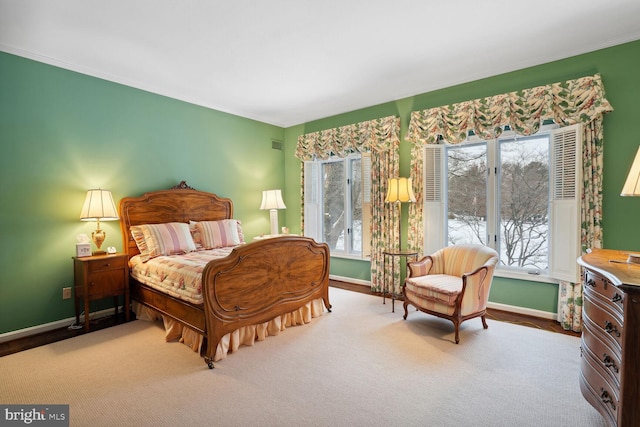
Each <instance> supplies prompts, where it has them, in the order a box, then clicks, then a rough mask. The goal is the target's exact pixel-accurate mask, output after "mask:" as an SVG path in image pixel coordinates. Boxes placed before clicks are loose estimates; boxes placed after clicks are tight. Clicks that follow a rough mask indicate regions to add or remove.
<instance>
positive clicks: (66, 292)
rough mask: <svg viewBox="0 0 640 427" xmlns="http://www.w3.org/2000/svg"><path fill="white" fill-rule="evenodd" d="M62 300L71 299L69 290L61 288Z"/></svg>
mask: <svg viewBox="0 0 640 427" xmlns="http://www.w3.org/2000/svg"><path fill="white" fill-rule="evenodd" d="M62 299H71V288H62Z"/></svg>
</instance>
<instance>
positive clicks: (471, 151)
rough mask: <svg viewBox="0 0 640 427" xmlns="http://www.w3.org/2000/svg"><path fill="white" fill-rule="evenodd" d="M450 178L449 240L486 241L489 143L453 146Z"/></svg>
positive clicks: (448, 171)
mask: <svg viewBox="0 0 640 427" xmlns="http://www.w3.org/2000/svg"><path fill="white" fill-rule="evenodd" d="M447 179H448V182H447V185H448V200H447V206H448V212H447V242H448V243H447V244H448V245H457V244H461V243H480V244H486V240H487V146H486V144H478V145H464V146H456V147H449V148H448V149H447Z"/></svg>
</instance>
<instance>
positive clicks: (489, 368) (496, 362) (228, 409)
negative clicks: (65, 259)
mask: <svg viewBox="0 0 640 427" xmlns="http://www.w3.org/2000/svg"><path fill="white" fill-rule="evenodd" d="M330 298H331V302H332V304H333V307H334V308H333V312H332V313H326V314H325V315H324V316H321V317H319V318H316V319H314V320H313V321H312V322H311V323H310V324H308V325H305V326H297V327H293V328H289V329H287V330H286V331H284V332H282V333H281V334H280V335H279V336H277V337H271V338H268V339H267V340H265V341H262V342H259V343H257V344H256V345H255V346H253V347H243V348H241V350H240V351H238V352H237V353H236V354H233V355H230V356H229V357H227V358H226V359H224V360H222V361H220V362H218V363H216V367H215V369H213V370H209V369H207V367H206V365H205V363H204V362H203V361H202V359H201V358H200V357H199V356H198V354H196V353H194V352H192V351H191V350H189V349H188V348H187V347H186V346H184V345H181V344H177V343H165V342H164V340H163V331H162V329H161V328H160V326H159V325H158V324H154V323H149V322H143V321H135V322H131V323H128V324H124V325H120V326H115V327H113V328H108V329H105V330H101V331H96V332H92V333H90V334H87V335H82V336H79V337H76V338H72V339H68V340H65V341H61V342H58V343H54V344H50V345H47V346H44V347H39V348H35V349H32V350H27V351H24V352H21V353H17V354H13V355H9V356H5V357H2V358H0V403H3V404H9V403H21V404H26V403H32V404H69V405H70V420H71V425H72V426H177V425H182V426H204V425H214V426H302V425H304V426H350V427H356V426H379V425H380V426H382V425H384V426H508V427H513V426H559V427H560V426H562V427H570V426H576V427H578V426H580V427H585V426H604V422H603V421H602V418H601V417H600V415H599V414H598V413H597V412H596V411H595V410H594V409H593V408H591V406H589V405H588V404H587V402H586V401H585V400H584V399H583V398H582V395H581V394H580V390H579V385H578V369H579V368H578V365H579V360H580V340H579V339H578V338H575V337H571V336H567V335H562V334H557V333H553V332H547V331H542V330H538V329H533V328H527V327H523V326H518V325H512V324H509V323H503V322H497V321H490V322H489V329H488V330H484V329H482V323H481V321H480V320H479V319H474V320H471V321H468V322H465V323H464V324H463V326H462V330H461V336H460V339H461V341H460V344H459V345H456V344H455V343H454V342H453V326H452V324H451V323H450V322H446V321H443V320H441V319H437V318H434V317H431V316H427V315H425V314H422V313H417V312H410V313H409V318H408V320H406V321H405V320H403V319H402V309H398V308H399V306H398V305H397V304H396V313H391V306H390V305H389V304H387V305H382V301H381V299H380V298H378V297H374V296H369V295H365V294H360V293H355V292H350V291H346V290H342V289H336V288H331V290H330Z"/></svg>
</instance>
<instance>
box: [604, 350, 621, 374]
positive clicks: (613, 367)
mask: <svg viewBox="0 0 640 427" xmlns="http://www.w3.org/2000/svg"><path fill="white" fill-rule="evenodd" d="M602 363H604V366H606V367H607V368H611V370H612V371H614V372H615V373H616V374H617V373H618V372H619V370H618V367H617V366H616V362H614V361H613V359H612V358H611V356H609V355H608V354H607V353H605V354H603V355H602Z"/></svg>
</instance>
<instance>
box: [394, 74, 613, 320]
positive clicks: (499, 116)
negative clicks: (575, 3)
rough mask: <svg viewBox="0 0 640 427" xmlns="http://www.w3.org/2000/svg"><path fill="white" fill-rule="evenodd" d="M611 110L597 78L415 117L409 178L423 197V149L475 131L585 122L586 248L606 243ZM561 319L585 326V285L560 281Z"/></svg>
mask: <svg viewBox="0 0 640 427" xmlns="http://www.w3.org/2000/svg"><path fill="white" fill-rule="evenodd" d="M610 111H613V108H612V107H611V105H610V104H609V102H608V101H607V99H606V98H605V94H604V86H603V84H602V79H601V77H600V75H599V74H595V75H593V76H587V77H582V78H579V79H575V80H568V81H565V82H559V83H553V84H549V85H545V86H538V87H535V88H531V89H524V90H520V91H516V92H510V93H504V94H501V95H496V96H492V97H487V98H480V99H475V100H472V101H465V102H460V103H458V104H452V105H447V106H442V107H435V108H431V109H428V110H423V111H414V112H412V113H411V121H410V122H409V130H408V133H407V136H406V139H407V140H409V141H410V142H412V143H413V147H412V150H411V176H412V177H413V178H414V181H413V182H414V187H415V188H414V189H415V190H416V196H417V195H418V194H422V186H423V184H422V182H423V181H422V178H423V177H422V175H423V174H422V166H423V161H424V159H423V146H424V145H425V144H436V143H438V141H439V140H440V139H444V140H445V141H447V142H448V143H451V144H459V143H461V142H463V141H465V140H466V139H467V135H468V134H469V132H470V131H473V132H474V133H475V134H476V135H478V136H479V137H480V138H482V139H494V138H498V137H499V136H500V134H501V133H502V131H503V130H504V128H505V126H509V127H510V128H511V129H513V130H514V131H516V133H518V134H520V135H532V134H535V133H536V132H537V131H538V130H539V129H540V126H541V125H542V123H543V122H544V121H545V120H553V121H554V122H555V123H557V124H559V125H560V126H568V125H572V124H575V123H583V124H584V127H583V129H584V135H583V177H584V188H583V191H584V192H583V195H582V206H581V216H582V234H581V239H582V250H583V252H584V251H585V250H586V249H587V248H599V247H601V245H602V153H603V151H602V143H603V141H602V135H603V131H602V116H603V114H605V113H608V112H610ZM422 217H423V211H422V203H413V204H411V205H410V207H409V227H410V229H411V232H410V233H409V247H410V248H413V249H417V250H420V249H421V248H422V247H423V240H424V235H423V234H422V232H421V229H422V219H423V218H422ZM559 299H560V300H559V308H560V310H559V313H558V318H559V319H558V320H559V321H560V323H561V324H562V326H563V327H564V328H566V329H572V330H574V331H577V332H579V331H580V330H581V327H582V320H581V317H582V285H581V284H576V283H569V282H562V283H560V289H559Z"/></svg>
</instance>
